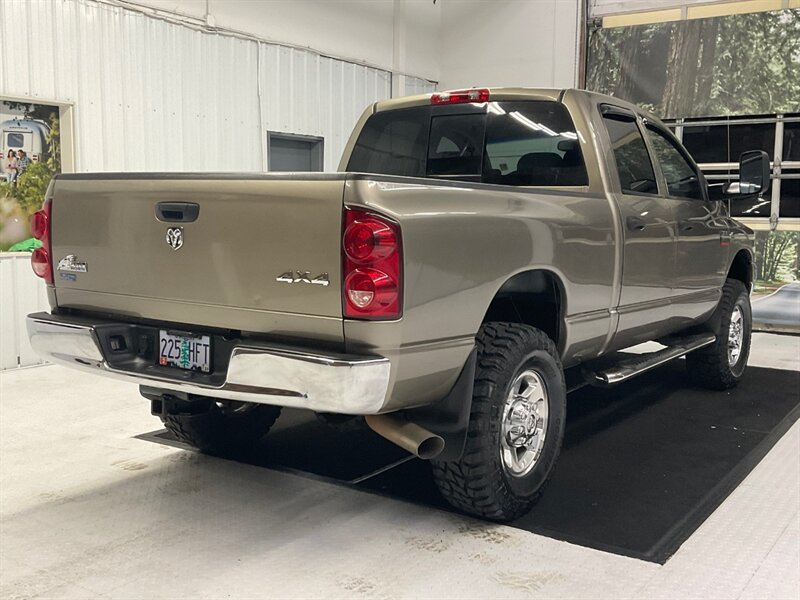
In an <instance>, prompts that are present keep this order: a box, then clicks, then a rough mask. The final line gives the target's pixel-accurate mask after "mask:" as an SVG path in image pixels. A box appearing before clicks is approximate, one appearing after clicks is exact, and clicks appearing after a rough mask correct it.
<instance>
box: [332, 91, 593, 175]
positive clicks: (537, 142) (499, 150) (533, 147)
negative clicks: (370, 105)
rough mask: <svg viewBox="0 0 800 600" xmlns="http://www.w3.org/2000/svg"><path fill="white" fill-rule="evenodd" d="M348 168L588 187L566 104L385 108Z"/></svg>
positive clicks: (362, 137) (369, 123)
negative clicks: (388, 109) (387, 109)
mask: <svg viewBox="0 0 800 600" xmlns="http://www.w3.org/2000/svg"><path fill="white" fill-rule="evenodd" d="M347 170H348V171H358V172H363V173H376V174H383V175H401V176H407V177H435V178H446V179H456V180H461V181H480V182H483V183H495V184H500V185H513V186H575V185H587V183H588V179H587V175H586V167H585V165H584V161H583V155H582V154H581V150H580V145H579V144H578V135H577V132H576V131H575V125H574V124H573V122H572V119H571V117H570V115H569V113H568V111H567V109H566V107H565V106H564V105H563V104H561V103H559V102H552V101H527V102H488V103H481V104H465V105H453V106H446V107H442V106H436V107H434V106H420V107H414V108H406V109H399V110H390V111H383V112H379V113H376V114H374V115H372V116H371V117H370V118H369V119H368V120H367V122H366V124H365V125H364V128H363V129H362V131H361V133H360V135H359V137H358V140H357V141H356V144H355V146H354V148H353V153H352V155H351V157H350V161H349V162H348V165H347Z"/></svg>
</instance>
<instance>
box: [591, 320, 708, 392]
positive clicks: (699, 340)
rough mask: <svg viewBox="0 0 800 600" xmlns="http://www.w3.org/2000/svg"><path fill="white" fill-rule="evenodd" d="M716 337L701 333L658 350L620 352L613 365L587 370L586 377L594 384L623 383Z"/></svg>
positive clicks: (706, 343)
mask: <svg viewBox="0 0 800 600" xmlns="http://www.w3.org/2000/svg"><path fill="white" fill-rule="evenodd" d="M715 339H716V338H715V336H714V334H713V333H700V334H697V335H690V336H687V337H684V338H678V339H675V340H674V342H673V343H670V345H669V346H667V347H666V348H664V349H663V350H658V351H657V352H648V353H647V354H632V353H630V352H628V353H626V352H618V353H616V355H614V356H616V357H618V358H619V360H617V361H615V362H614V363H613V366H611V367H608V368H606V369H604V370H599V371H588V372H586V377H587V380H588V382H589V383H591V384H593V385H599V386H609V385H614V384H617V383H622V382H623V381H626V380H628V379H631V378H632V377H636V376H637V375H641V374H642V373H645V372H647V371H649V370H650V369H655V368H656V367H660V366H661V365H663V364H664V363H668V362H669V361H671V360H674V359H676V358H680V357H681V356H683V355H684V354H688V353H689V352H691V351H692V350H697V349H698V348H702V347H703V346H708V345H710V344H713V343H714V340H715ZM612 358H613V357H612ZM606 364H608V363H606Z"/></svg>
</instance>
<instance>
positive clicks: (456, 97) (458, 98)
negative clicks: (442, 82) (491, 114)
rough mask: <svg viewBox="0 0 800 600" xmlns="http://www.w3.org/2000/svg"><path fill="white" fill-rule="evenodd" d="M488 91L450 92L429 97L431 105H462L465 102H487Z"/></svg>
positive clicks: (482, 89) (476, 89) (484, 89)
mask: <svg viewBox="0 0 800 600" xmlns="http://www.w3.org/2000/svg"><path fill="white" fill-rule="evenodd" d="M488 101H489V90H487V89H486V88H480V89H478V88H475V89H471V90H455V91H452V92H436V93H435V94H432V95H431V104H464V103H467V102H488Z"/></svg>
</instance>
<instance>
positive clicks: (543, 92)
mask: <svg viewBox="0 0 800 600" xmlns="http://www.w3.org/2000/svg"><path fill="white" fill-rule="evenodd" d="M465 89H466V88H465ZM469 89H486V90H489V97H490V99H491V100H494V101H498V100H500V101H513V100H551V101H555V102H560V101H561V99H562V98H563V97H564V94H566V93H567V92H570V93H573V94H580V95H584V96H586V97H588V98H590V99H591V101H592V102H594V103H595V104H602V103H603V102H611V103H613V104H616V105H618V106H621V107H625V108H628V109H630V110H632V111H634V112H637V113H641V114H643V115H646V116H647V117H649V118H651V119H656V120H658V117H657V116H656V115H653V114H652V113H649V112H648V111H646V110H644V109H643V108H642V107H640V106H636V105H635V104H632V103H630V102H626V101H625V100H622V99H621V98H615V97H613V96H607V95H605V94H598V93H597V92H590V91H588V90H581V89H578V88H526V87H489V88H482V87H477V86H476V87H475V88H469ZM444 91H453V90H442V91H439V92H433V93H431V94H417V95H415V96H402V97H400V98H390V99H388V100H382V101H380V102H376V103H375V104H374V105H373V110H372V112H380V111H383V110H394V109H398V108H409V107H412V106H425V105H427V104H430V103H431V96H432V95H433V94H440V93H442V92H444Z"/></svg>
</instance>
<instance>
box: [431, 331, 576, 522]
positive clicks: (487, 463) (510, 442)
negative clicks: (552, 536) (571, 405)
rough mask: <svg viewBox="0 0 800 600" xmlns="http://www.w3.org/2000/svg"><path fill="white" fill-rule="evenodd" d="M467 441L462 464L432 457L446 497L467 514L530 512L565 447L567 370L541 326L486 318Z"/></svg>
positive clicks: (502, 516) (503, 517)
mask: <svg viewBox="0 0 800 600" xmlns="http://www.w3.org/2000/svg"><path fill="white" fill-rule="evenodd" d="M477 345H478V364H477V370H476V373H475V386H474V391H473V398H472V411H471V415H470V422H469V428H468V431H467V440H466V445H465V448H464V453H463V455H462V457H461V458H460V459H459V460H457V461H448V462H445V461H436V460H434V461H432V466H433V475H434V480H435V481H436V485H437V486H438V488H439V490H440V491H441V493H442V495H443V496H444V497H445V499H447V501H448V502H449V503H450V504H452V505H453V506H454V507H456V508H458V509H460V510H463V511H464V512H466V513H469V514H472V515H476V516H479V517H483V518H487V519H494V520H498V521H509V520H513V519H515V518H517V517H520V516H522V515H523V514H525V513H526V512H527V511H528V510H530V508H531V507H532V506H533V504H534V503H535V502H536V501H537V500H538V498H539V496H540V495H541V492H542V489H543V487H544V485H545V483H546V482H547V480H548V478H549V477H550V473H551V472H552V470H553V466H554V465H555V462H556V459H557V458H558V454H559V452H560V449H561V442H562V439H563V437H564V421H565V418H566V389H565V385H564V372H563V369H562V367H561V361H560V360H559V357H558V353H557V351H556V348H555V345H554V344H553V342H552V340H550V338H549V337H547V335H546V334H545V333H544V332H542V331H540V330H538V329H535V328H533V327H529V326H527V325H521V324H517V323H486V324H484V325H483V326H482V327H481V330H480V332H479V333H478V336H477Z"/></svg>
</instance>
